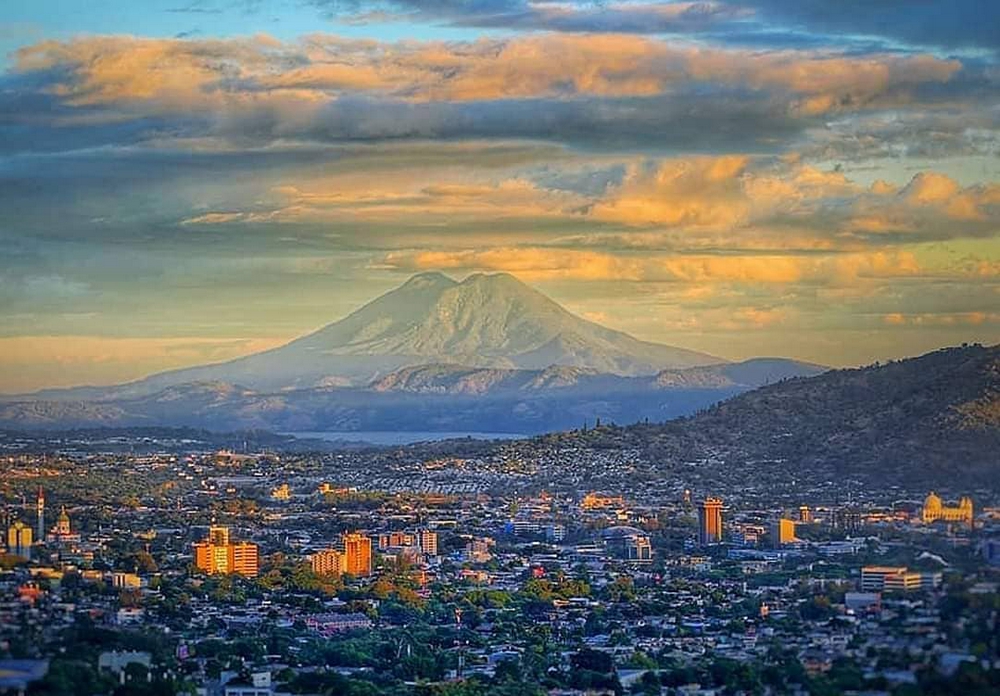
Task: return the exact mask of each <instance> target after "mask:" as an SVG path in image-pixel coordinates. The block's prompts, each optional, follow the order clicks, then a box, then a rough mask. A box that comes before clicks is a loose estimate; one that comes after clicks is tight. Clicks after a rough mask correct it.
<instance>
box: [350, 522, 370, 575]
mask: <svg viewBox="0 0 1000 696" xmlns="http://www.w3.org/2000/svg"><path fill="white" fill-rule="evenodd" d="M344 572H345V573H350V574H351V575H354V576H359V577H360V576H364V575H371V574H372V540H371V538H370V537H368V536H367V535H365V534H361V533H360V532H351V533H349V534H345V535H344Z"/></svg>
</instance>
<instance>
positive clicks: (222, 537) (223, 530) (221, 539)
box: [208, 525, 229, 546]
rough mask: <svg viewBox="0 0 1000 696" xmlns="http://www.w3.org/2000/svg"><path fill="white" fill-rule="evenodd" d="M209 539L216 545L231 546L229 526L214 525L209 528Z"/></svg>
mask: <svg viewBox="0 0 1000 696" xmlns="http://www.w3.org/2000/svg"><path fill="white" fill-rule="evenodd" d="M208 541H209V542H211V543H212V544H214V545H215V546H229V527H221V526H218V525H212V526H211V527H209V528H208Z"/></svg>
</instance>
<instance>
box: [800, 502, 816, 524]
mask: <svg viewBox="0 0 1000 696" xmlns="http://www.w3.org/2000/svg"><path fill="white" fill-rule="evenodd" d="M812 521H813V513H812V510H810V509H809V506H808V505H800V506H799V522H802V523H803V524H811V523H812Z"/></svg>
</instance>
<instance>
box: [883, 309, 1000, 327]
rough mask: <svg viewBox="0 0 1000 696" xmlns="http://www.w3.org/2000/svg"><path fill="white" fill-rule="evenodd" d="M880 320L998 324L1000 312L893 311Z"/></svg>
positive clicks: (920, 323) (891, 322) (901, 323)
mask: <svg viewBox="0 0 1000 696" xmlns="http://www.w3.org/2000/svg"><path fill="white" fill-rule="evenodd" d="M882 320H883V321H884V322H885V323H886V324H889V325H891V326H955V325H962V324H964V325H970V326H979V325H981V324H1000V312H953V313H938V314H931V313H920V314H903V313H901V312H893V313H891V314H886V315H884V316H883V317H882Z"/></svg>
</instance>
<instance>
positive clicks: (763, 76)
mask: <svg viewBox="0 0 1000 696" xmlns="http://www.w3.org/2000/svg"><path fill="white" fill-rule="evenodd" d="M16 66H17V69H18V70H21V71H40V70H46V69H51V68H63V69H67V70H68V71H69V72H70V74H71V77H70V78H69V79H66V80H64V81H61V82H60V83H59V84H58V85H57V87H56V88H55V92H56V93H57V94H59V95H61V96H63V97H65V98H66V100H67V101H68V102H69V103H71V104H77V105H86V104H128V105H132V106H135V105H139V104H145V105H146V106H147V108H150V109H152V110H166V111H176V110H182V109H199V108H200V109H211V110H220V109H231V110H245V109H252V108H258V109H267V110H269V111H275V110H277V111H279V112H281V113H282V115H283V116H284V117H286V118H288V119H291V120H294V119H296V118H298V119H302V118H305V117H309V115H310V114H311V113H312V112H314V110H315V108H316V107H318V106H319V105H320V104H322V103H324V102H328V101H330V100H331V99H336V98H338V97H339V96H341V95H344V94H367V95H381V96H391V97H393V98H396V99H402V100H408V101H417V102H420V101H423V102H427V101H444V102H462V101H480V100H498V99H522V98H535V97H567V96H579V95H589V96H600V97H643V96H652V95H660V94H668V93H670V92H671V91H674V90H677V89H679V88H682V87H684V86H691V85H698V84H703V83H710V84H717V85H723V86H731V87H738V88H745V89H752V90H756V91H762V92H773V93H774V94H775V95H776V96H778V97H780V98H785V97H781V95H782V94H787V95H789V96H788V97H787V103H788V109H789V112H790V113H802V114H805V115H817V114H822V113H827V112H831V111H851V110H855V109H858V108H867V107H869V106H872V105H874V104H881V105H891V104H897V103H904V102H906V101H908V100H909V99H911V98H912V95H911V92H912V90H913V88H914V87H916V86H918V85H921V84H928V83H940V82H945V81H947V80H949V79H951V77H952V76H953V75H954V74H955V73H956V72H957V71H958V70H959V69H960V68H961V63H959V62H958V61H955V60H942V59H939V58H936V57H933V56H896V55H891V54H885V55H872V56H865V57H855V56H847V55H839V54H835V53H822V52H808V51H779V52H768V53H761V52H755V51H748V50H734V49H720V48H706V47H697V46H686V45H683V44H677V43H676V42H668V41H665V40H659V39H652V38H645V37H638V36H632V35H602V34H587V35H564V34H542V35H530V36H520V37H515V38H509V39H504V40H479V41H475V42H466V43H462V42H450V43H445V42H435V41H429V42H418V41H401V42H396V43H383V42H376V41H371V40H357V39H348V38H344V37H339V36H332V35H324V34H316V35H310V36H306V37H303V38H302V39H301V40H299V41H297V42H288V43H282V42H279V41H277V40H275V39H273V38H271V37H268V36H265V35H259V36H254V37H250V38H237V39H218V40H182V39H152V38H136V37H123V36H97V37H84V38H77V39H73V40H70V41H43V42H40V43H37V44H34V45H31V46H28V47H25V48H22V49H20V50H19V51H18V52H17V54H16ZM303 108H305V109H306V110H307V111H306V113H303V112H302V111H301V109H303Z"/></svg>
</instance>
